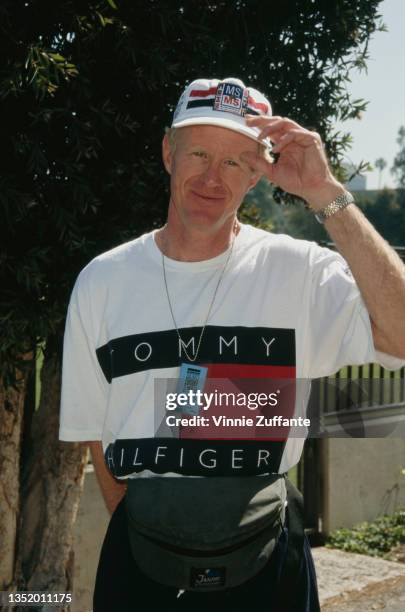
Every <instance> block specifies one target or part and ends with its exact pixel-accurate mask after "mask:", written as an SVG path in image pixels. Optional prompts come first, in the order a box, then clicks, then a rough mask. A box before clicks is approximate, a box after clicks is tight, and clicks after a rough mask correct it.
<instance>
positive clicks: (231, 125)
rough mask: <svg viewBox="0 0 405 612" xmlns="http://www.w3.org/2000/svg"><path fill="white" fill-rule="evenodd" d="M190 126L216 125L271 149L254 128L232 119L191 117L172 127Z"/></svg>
mask: <svg viewBox="0 0 405 612" xmlns="http://www.w3.org/2000/svg"><path fill="white" fill-rule="evenodd" d="M189 125H215V126H217V127H223V128H226V129H228V130H232V131H233V132H238V133H239V134H243V136H247V137H248V138H250V139H251V140H255V141H256V142H258V143H260V144H262V145H264V146H266V147H268V148H269V149H271V142H270V140H269V139H268V138H265V139H264V140H262V139H260V138H259V137H258V135H257V133H256V132H255V131H254V130H253V129H252V128H249V127H248V126H247V125H242V124H239V123H236V122H235V121H233V120H232V119H225V118H222V117H218V118H215V117H190V118H188V119H183V121H174V122H173V124H172V127H173V128H181V127H187V126H189Z"/></svg>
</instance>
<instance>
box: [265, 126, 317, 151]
mask: <svg viewBox="0 0 405 612" xmlns="http://www.w3.org/2000/svg"><path fill="white" fill-rule="evenodd" d="M291 142H296V143H297V144H299V145H300V146H301V147H304V148H307V147H313V146H316V147H317V148H319V149H320V150H322V142H321V139H320V137H319V135H318V134H316V133H315V132H310V131H308V130H304V129H303V128H298V129H292V130H289V131H288V132H286V133H285V134H284V135H283V136H282V137H281V138H280V140H279V141H278V142H277V143H276V144H275V145H274V147H273V151H274V153H280V152H281V151H282V150H283V149H284V148H285V147H286V146H287V145H289V144H290V143H291Z"/></svg>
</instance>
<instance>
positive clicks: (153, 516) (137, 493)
mask: <svg viewBox="0 0 405 612" xmlns="http://www.w3.org/2000/svg"><path fill="white" fill-rule="evenodd" d="M286 497H287V494H286V484H285V479H284V477H283V476H280V475H265V476H252V477H250V476H247V477H232V478H226V477H219V478H217V477H210V478H181V477H166V476H165V477H152V478H133V479H128V488H127V492H126V497H125V507H126V512H127V523H128V534H129V541H130V546H131V550H132V554H133V557H134V559H135V561H136V563H137V565H138V566H139V568H140V569H141V570H142V571H143V572H144V573H145V574H146V575H148V576H149V577H150V578H152V579H153V580H155V581H156V582H159V583H161V584H164V585H167V586H173V587H177V588H179V589H185V590H191V591H214V590H222V589H226V588H230V587H235V586H237V585H239V584H241V583H243V582H245V581H246V580H249V579H250V578H252V577H253V576H254V575H255V574H257V573H258V572H259V571H260V570H261V569H262V568H263V567H264V566H265V565H266V563H267V562H268V560H269V558H270V555H271V553H272V552H273V550H274V547H275V545H276V543H277V539H278V537H279V535H280V533H281V531H282V528H283V524H284V520H285V507H286Z"/></svg>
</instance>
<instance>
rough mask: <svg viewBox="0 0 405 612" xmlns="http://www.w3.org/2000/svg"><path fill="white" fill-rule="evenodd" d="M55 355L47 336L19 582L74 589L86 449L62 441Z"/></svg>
mask: <svg viewBox="0 0 405 612" xmlns="http://www.w3.org/2000/svg"><path fill="white" fill-rule="evenodd" d="M57 355H58V351H56V350H52V349H51V342H50V341H49V340H48V342H47V350H46V353H45V358H44V364H43V368H42V373H41V401H40V406H39V409H38V411H37V412H36V413H35V414H34V416H33V419H32V427H31V432H30V435H29V437H28V440H27V443H28V449H27V454H26V461H25V465H24V469H23V475H22V491H21V500H22V501H21V516H20V524H19V534H18V535H19V537H18V559H17V580H18V586H19V588H20V589H23V590H30V591H34V590H35V591H55V592H56V591H58V592H67V591H70V592H72V591H73V561H74V553H73V547H72V545H73V534H72V528H73V525H74V522H75V520H76V514H77V509H78V506H79V501H80V496H81V493H82V489H83V481H84V468H85V466H86V463H87V458H88V447H87V445H85V444H81V443H71V442H59V440H58V432H59V403H60V383H61V373H60V359H59V358H58V356H57ZM21 609H22V610H24V612H27V610H28V609H27V608H21ZM60 609H61V610H68V609H69V607H66V608H65V607H61V608H60ZM33 610H35V611H36V612H38V610H40V608H38V607H36V608H33Z"/></svg>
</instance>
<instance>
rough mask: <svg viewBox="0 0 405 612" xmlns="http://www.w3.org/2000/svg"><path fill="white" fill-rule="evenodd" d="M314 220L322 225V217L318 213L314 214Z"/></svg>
mask: <svg viewBox="0 0 405 612" xmlns="http://www.w3.org/2000/svg"><path fill="white" fill-rule="evenodd" d="M315 219H316V220H317V221H318V223H320V224H321V225H323V217H322V216H321V215H320V214H319V213H315Z"/></svg>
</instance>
